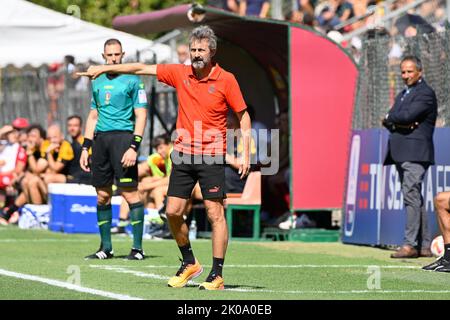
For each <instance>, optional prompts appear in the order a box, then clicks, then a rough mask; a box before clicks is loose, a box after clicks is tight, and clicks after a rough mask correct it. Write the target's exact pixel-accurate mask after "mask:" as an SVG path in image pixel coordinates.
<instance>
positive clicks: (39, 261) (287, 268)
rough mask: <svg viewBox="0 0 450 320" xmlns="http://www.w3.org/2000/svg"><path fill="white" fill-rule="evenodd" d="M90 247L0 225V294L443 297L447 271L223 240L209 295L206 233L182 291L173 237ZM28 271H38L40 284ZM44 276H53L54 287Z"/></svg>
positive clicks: (371, 254)
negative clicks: (109, 254) (199, 268)
mask: <svg viewBox="0 0 450 320" xmlns="http://www.w3.org/2000/svg"><path fill="white" fill-rule="evenodd" d="M98 244H99V236H98V235H79V234H77V235H74V234H60V233H54V232H50V231H43V230H20V229H18V228H17V227H14V226H8V227H0V297H2V298H6V299H117V298H123V297H128V298H142V299H157V300H161V299H162V300H165V299H170V300H189V299H199V300H207V299H220V300H223V299H225V300H228V299H230V300H253V299H256V300H301V299H333V300H335V299H352V300H354V299H449V298H450V274H446V273H437V272H426V271H422V270H421V269H420V267H421V266H423V265H425V264H427V263H430V262H431V261H432V260H433V259H432V258H420V259H413V260H392V259H390V258H389V255H390V253H391V252H390V251H386V250H381V249H376V248H370V247H362V246H352V245H344V244H341V243H301V242H240V241H231V242H230V244H229V247H228V253H227V256H226V260H225V268H224V279H225V290H224V291H220V292H219V291H215V292H209V291H201V290H198V287H197V286H198V284H199V283H200V282H201V281H203V280H204V279H205V278H206V276H207V274H208V272H209V269H210V267H211V262H212V261H211V260H212V259H211V241H210V240H196V241H193V242H192V246H193V249H194V252H195V254H196V256H197V258H198V259H199V261H200V262H201V263H202V264H203V266H204V269H205V270H204V273H203V274H202V275H201V276H200V277H199V278H197V279H194V281H193V283H191V284H189V285H188V286H187V287H185V288H181V289H174V288H168V287H167V279H168V278H169V277H170V276H172V275H174V274H175V272H176V271H177V270H178V267H179V261H178V257H179V256H180V254H179V251H178V249H177V247H176V244H175V241H173V240H160V241H156V240H145V241H144V250H145V251H146V253H147V256H148V258H147V259H145V260H144V261H125V260H123V256H125V255H126V254H128V252H129V249H130V246H131V239H130V238H128V237H121V236H114V237H113V246H114V252H115V255H116V258H114V259H111V260H106V261H99V260H95V261H94V260H91V261H85V260H84V259H83V257H84V256H85V255H87V254H90V253H92V252H94V251H95V250H96V249H97V248H98ZM11 272H12V273H14V274H13V275H11V274H10V273H11ZM30 276H35V277H38V278H37V279H39V281H35V278H32V279H30V278H29V277H30ZM52 281H56V282H55V283H56V285H55V284H54V283H53V282H52ZM61 284H62V285H61ZM80 288H81V290H80ZM95 290H97V291H95ZM98 292H101V293H100V294H99V293H98ZM108 294H111V295H112V296H109V295H108Z"/></svg>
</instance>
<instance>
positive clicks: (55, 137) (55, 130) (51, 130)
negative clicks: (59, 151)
mask: <svg viewBox="0 0 450 320" xmlns="http://www.w3.org/2000/svg"><path fill="white" fill-rule="evenodd" d="M47 139H48V140H49V141H50V143H54V144H61V143H62V141H63V140H64V136H63V134H62V131H61V127H60V126H59V125H57V124H52V125H50V126H49V127H48V129H47Z"/></svg>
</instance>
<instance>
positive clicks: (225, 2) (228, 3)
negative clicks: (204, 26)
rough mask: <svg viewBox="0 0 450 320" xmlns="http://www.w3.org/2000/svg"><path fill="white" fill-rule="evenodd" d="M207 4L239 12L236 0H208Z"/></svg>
mask: <svg viewBox="0 0 450 320" xmlns="http://www.w3.org/2000/svg"><path fill="white" fill-rule="evenodd" d="M207 4H208V6H211V7H215V8H218V9H222V10H225V11H231V12H234V13H239V4H238V1H237V0H208V1H207Z"/></svg>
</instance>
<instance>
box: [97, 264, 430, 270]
mask: <svg viewBox="0 0 450 320" xmlns="http://www.w3.org/2000/svg"><path fill="white" fill-rule="evenodd" d="M91 266H96V265H91ZM98 266H103V265H98ZM108 266H109V267H117V268H121V267H127V268H128V267H130V268H155V269H158V268H179V267H180V265H145V266H139V265H133V266H124V265H108ZM373 266H377V267H380V268H384V269H421V266H396V265H385V266H378V265H376V264H369V265H360V264H347V265H345V264H344V265H340V264H336V265H330V264H321V265H314V264H297V265H279V264H230V265H227V264H225V266H224V267H225V268H280V269H282V268H296V269H298V268H362V269H366V268H368V267H373ZM203 267H205V268H209V267H211V265H206V264H204V265H203Z"/></svg>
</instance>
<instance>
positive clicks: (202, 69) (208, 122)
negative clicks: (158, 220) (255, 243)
mask: <svg viewBox="0 0 450 320" xmlns="http://www.w3.org/2000/svg"><path fill="white" fill-rule="evenodd" d="M216 50H217V39H216V36H215V35H214V32H213V30H212V29H211V28H210V27H208V26H200V27H197V28H195V29H194V30H193V31H192V33H191V35H190V37H189V51H190V57H191V62H192V65H191V66H188V65H183V64H166V65H162V64H158V65H144V64H141V63H129V64H116V65H104V66H91V67H89V69H88V71H87V72H82V73H79V75H85V76H89V77H91V78H93V79H95V78H96V77H98V76H99V75H101V74H102V73H130V74H137V75H156V76H157V78H158V80H159V81H161V82H164V83H166V84H168V85H170V86H173V87H175V88H176V89H177V95H178V101H179V110H178V118H177V130H176V134H177V137H176V139H175V142H174V151H173V152H172V155H171V158H172V163H173V166H172V174H171V176H170V182H169V190H168V201H167V207H166V214H167V217H168V220H169V225H170V229H171V232H172V235H173V236H174V238H175V240H176V242H177V244H178V247H179V249H180V251H181V254H182V256H183V260H182V263H181V267H180V269H179V270H178V272H177V273H176V275H175V276H174V277H172V278H170V280H169V282H168V285H169V287H176V288H180V287H184V286H185V285H186V284H187V282H188V281H189V280H191V279H193V278H195V277H197V276H199V275H200V273H201V272H202V271H203V268H202V266H201V265H200V263H199V262H198V260H197V259H196V258H195V257H194V254H193V251H192V248H191V245H190V242H189V238H188V227H187V225H186V223H185V222H184V219H183V214H184V213H185V209H186V205H187V201H188V200H189V198H190V197H191V193H192V189H193V188H194V185H195V184H196V183H197V181H198V182H199V183H200V187H201V191H202V196H203V199H204V203H205V207H206V212H207V215H208V220H209V221H210V222H211V227H212V244H213V265H212V270H211V272H210V273H209V275H208V277H207V278H206V281H205V282H203V283H202V284H200V289H206V290H220V289H223V288H224V281H223V277H222V267H223V263H224V258H225V253H226V249H227V244H228V230H227V224H226V221H225V216H224V208H223V199H224V198H225V197H226V195H225V190H224V189H225V170H224V168H225V167H224V165H225V154H226V122H227V112H228V108H231V109H232V110H233V111H234V112H235V113H236V115H237V117H238V119H239V122H240V129H241V133H242V135H243V137H244V152H243V157H242V159H241V165H240V169H239V173H240V174H241V179H242V178H244V177H245V176H246V175H247V174H248V173H249V170H250V161H249V150H250V149H249V142H250V130H251V122H250V117H249V115H248V113H247V111H246V108H247V107H246V104H245V101H244V99H243V97H242V93H241V91H240V89H239V85H238V83H237V81H236V79H235V77H234V75H233V74H231V73H230V72H227V71H225V70H224V69H222V68H221V67H220V66H219V64H217V63H215V62H213V61H212V58H213V57H214V55H215V53H216Z"/></svg>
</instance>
